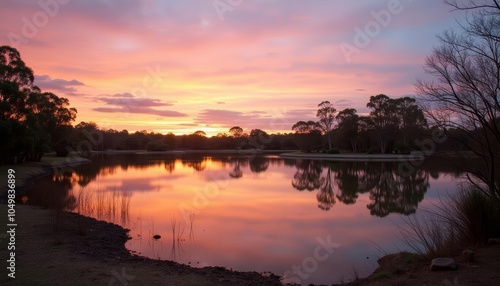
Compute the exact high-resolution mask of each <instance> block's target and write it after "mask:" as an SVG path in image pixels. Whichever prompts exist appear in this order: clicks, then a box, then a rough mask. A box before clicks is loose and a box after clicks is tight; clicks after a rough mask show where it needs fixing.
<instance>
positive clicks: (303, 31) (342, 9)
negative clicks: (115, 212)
mask: <svg viewBox="0 0 500 286" xmlns="http://www.w3.org/2000/svg"><path fill="white" fill-rule="evenodd" d="M43 3H45V5H44V4H43ZM450 11H451V8H450V7H449V6H446V5H445V4H443V3H442V1H436V0H418V1H412V0H400V1H398V0H375V1H347V0H345V1H341V0H309V1H306V0H220V1H219V0H216V1H214V0H175V1H160V0H125V1H123V0H122V1H118V0H115V1H113V0H90V1H77V0H41V1H38V0H7V1H5V0H2V1H1V3H0V19H1V21H0V36H1V40H0V45H10V46H14V47H16V48H17V49H18V50H19V51H20V53H21V56H22V59H23V60H24V61H25V63H26V64H27V65H28V66H29V67H31V68H32V69H33V70H34V72H35V75H36V79H35V84H36V85H38V86H39V87H40V88H41V89H42V91H52V92H54V93H56V94H57V95H59V96H63V97H67V98H68V99H69V100H70V102H71V105H72V107H75V108H77V109H78V117H77V121H76V123H78V122H80V121H94V122H96V123H97V124H98V125H99V126H100V127H103V128H106V129H109V128H112V129H116V130H122V129H127V130H129V132H133V131H137V130H148V131H150V132H151V131H154V132H161V133H168V132H174V133H175V134H187V133H193V132H194V131H196V130H204V131H205V132H206V133H207V134H208V135H215V134H216V133H218V132H227V131H228V129H229V128H230V127H232V126H235V125H239V126H241V127H242V128H243V129H244V130H245V131H246V132H249V131H250V130H251V129H253V128H260V129H263V130H265V131H267V132H269V133H275V132H290V131H291V126H292V125H293V124H294V123H295V122H297V121H299V120H314V119H315V111H316V109H317V105H318V104H319V103H320V102H321V101H324V100H329V101H330V102H331V103H333V104H334V106H335V107H336V108H337V109H338V110H342V109H344V108H348V107H352V108H356V109H357V110H358V112H360V113H364V112H367V108H366V103H367V101H368V99H369V97H370V96H371V95H376V94H379V93H384V94H387V95H388V96H390V97H400V96H405V95H412V94H414V92H415V89H414V86H413V84H414V83H415V80H416V79H417V78H423V77H425V74H424V71H423V64H424V61H425V57H426V56H428V55H430V53H431V52H432V48H433V47H434V46H437V45H438V41H437V38H436V34H437V33H440V32H442V31H444V30H445V29H447V28H450V27H456V26H457V20H459V19H461V17H463V14H461V13H459V12H453V13H452V12H450Z"/></svg>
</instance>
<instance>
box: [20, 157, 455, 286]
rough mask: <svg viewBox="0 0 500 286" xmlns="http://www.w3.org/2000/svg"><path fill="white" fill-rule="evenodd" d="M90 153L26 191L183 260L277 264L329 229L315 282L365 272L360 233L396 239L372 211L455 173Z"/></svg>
mask: <svg viewBox="0 0 500 286" xmlns="http://www.w3.org/2000/svg"><path fill="white" fill-rule="evenodd" d="M92 161H93V162H92V163H90V164H85V165H81V166H79V167H78V168H75V169H74V171H73V172H72V173H67V174H63V175H60V176H51V177H45V178H42V179H41V180H39V181H37V183H36V184H35V188H33V189H32V190H31V191H30V192H29V193H28V194H27V198H28V200H29V201H30V202H31V203H35V204H40V205H45V206H47V207H51V208H64V209H65V210H70V211H74V212H78V213H82V214H84V215H88V216H92V217H95V218H97V219H101V220H106V221H109V222H113V223H117V224H120V225H122V226H123V227H126V228H129V229H131V231H130V235H131V236H132V237H133V239H131V240H129V241H128V242H127V248H128V249H130V250H132V251H136V252H137V253H139V254H140V255H143V256H147V257H151V258H155V259H158V258H159V259H166V260H167V259H170V260H175V261H177V262H180V263H186V264H187V263H191V265H193V266H224V267H228V268H234V269H237V270H242V271H273V272H274V273H277V274H282V273H284V271H286V270H287V269H290V267H292V265H294V264H297V265H298V264H300V263H302V261H303V260H304V258H306V257H309V256H310V255H311V253H313V251H314V249H315V248H316V247H317V240H316V238H317V237H328V236H330V235H331V237H332V239H334V240H335V242H336V243H337V242H338V243H339V244H340V245H341V248H340V249H338V250H336V251H335V253H334V254H333V255H332V256H331V257H330V258H329V259H328V260H327V261H324V262H322V263H321V265H319V266H318V270H317V272H315V275H312V276H311V277H310V279H308V280H307V281H303V282H304V283H314V284H331V283H334V282H339V281H340V280H339V279H340V277H341V276H342V275H344V276H345V275H348V273H350V271H352V265H353V264H356V265H357V266H359V268H360V276H363V275H365V274H369V273H370V271H373V270H374V268H375V267H376V262H375V261H376V257H373V256H371V254H370V251H371V248H372V246H373V243H371V242H369V241H367V235H366V234H367V233H370V239H373V240H374V241H375V242H376V243H377V244H379V245H382V247H383V248H384V249H388V248H390V247H391V246H393V245H395V243H396V242H395V241H394V233H395V231H397V229H396V230H395V229H394V225H393V223H392V222H391V221H389V220H387V219H380V218H379V217H384V216H389V215H390V214H391V213H396V214H409V213H412V212H415V211H416V210H417V208H418V206H419V204H422V201H423V198H424V196H426V197H427V198H429V197H431V198H432V197H433V196H434V197H437V196H436V193H435V191H434V193H433V192H432V189H433V186H431V185H433V184H434V189H435V188H436V184H437V185H440V186H446V185H449V184H450V183H453V182H454V180H453V179H452V177H453V176H455V174H456V173H455V171H454V170H453V168H451V167H447V166H443V165H442V164H441V165H438V164H436V163H434V162H432V161H429V162H424V164H423V165H422V166H420V167H419V168H418V169H417V170H416V171H415V172H414V173H412V174H411V175H410V176H407V177H403V176H401V175H399V174H398V172H397V169H398V168H397V167H398V166H397V163H390V162H325V161H313V160H295V159H282V158H279V157H277V156H243V155H241V156H234V155H231V156H228V155H210V156H208V155H190V156H171V155H157V154H154V155H99V156H95V157H93V158H92ZM448 174H451V176H449V177H447V176H448ZM49 190H50V191H49ZM204 192H205V193H208V194H210V196H205V197H202V196H201V195H202V194H204ZM429 193H430V194H429ZM183 206H187V208H185V209H184V208H183ZM195 215H196V216H195ZM393 219H397V217H391V220H393ZM157 234H158V235H161V238H160V239H157V240H155V239H153V236H154V235H157ZM398 247H399V246H398ZM367 256H370V259H369V260H367V259H366V257H367ZM372 257H373V258H372ZM332 269H335V271H332Z"/></svg>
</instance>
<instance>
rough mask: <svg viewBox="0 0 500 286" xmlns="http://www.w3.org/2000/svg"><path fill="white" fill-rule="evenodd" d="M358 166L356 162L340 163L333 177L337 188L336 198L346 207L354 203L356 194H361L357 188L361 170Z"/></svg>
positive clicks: (358, 187) (356, 197)
mask: <svg viewBox="0 0 500 286" xmlns="http://www.w3.org/2000/svg"><path fill="white" fill-rule="evenodd" d="M358 165H359V164H358V162H342V163H341V164H340V168H339V170H338V171H337V173H336V175H335V183H336V184H337V186H338V188H339V191H338V194H337V198H338V200H339V201H341V202H342V203H344V204H346V205H351V204H354V203H356V200H357V199H358V194H359V193H361V192H362V190H361V189H360V186H359V173H360V172H361V170H359V169H358V168H359V166H358Z"/></svg>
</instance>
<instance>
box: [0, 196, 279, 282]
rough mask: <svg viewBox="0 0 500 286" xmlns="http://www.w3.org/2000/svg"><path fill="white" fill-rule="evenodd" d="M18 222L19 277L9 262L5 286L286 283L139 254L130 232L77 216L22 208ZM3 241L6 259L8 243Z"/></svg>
mask: <svg viewBox="0 0 500 286" xmlns="http://www.w3.org/2000/svg"><path fill="white" fill-rule="evenodd" d="M1 208H2V209H3V211H2V213H6V208H5V205H1ZM16 221H17V224H18V227H17V228H16V256H15V257H16V272H15V277H16V278H15V279H12V278H9V277H8V276H7V270H6V267H5V266H6V264H7V263H6V262H4V263H3V264H4V266H3V267H2V271H1V273H2V275H1V277H0V285H10V284H12V285H256V286H257V285H280V281H279V277H278V276H275V275H270V276H267V277H266V276H263V275H260V274H259V273H256V272H236V271H230V270H227V269H224V268H221V267H205V268H193V267H189V266H186V265H181V264H178V263H175V262H170V261H158V260H152V259H148V258H144V257H139V256H136V255H133V254H131V253H130V252H129V251H127V249H126V248H125V242H126V241H127V239H128V236H127V233H128V231H127V230H125V229H123V228H121V227H120V226H118V225H114V224H110V223H107V222H103V221H97V220H95V219H93V218H88V217H83V216H80V215H77V214H73V213H65V212H55V211H52V210H47V209H41V208H39V207H35V206H27V205H20V206H17V208H16ZM5 225H6V224H4V223H2V226H1V228H3V229H2V233H6V232H5V231H6V230H5V229H4V228H5ZM1 239H2V242H0V243H1V244H2V249H1V251H0V257H1V260H2V261H5V260H6V259H8V257H9V252H8V251H7V249H6V245H7V239H6V237H5V236H2V237H1ZM4 258H5V259H4Z"/></svg>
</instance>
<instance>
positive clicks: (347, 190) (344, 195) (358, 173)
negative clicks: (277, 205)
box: [292, 160, 429, 217]
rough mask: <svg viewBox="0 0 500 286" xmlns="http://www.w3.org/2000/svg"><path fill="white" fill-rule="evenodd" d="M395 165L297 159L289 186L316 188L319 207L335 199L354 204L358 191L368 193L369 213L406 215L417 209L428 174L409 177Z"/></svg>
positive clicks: (324, 207) (419, 172)
mask: <svg viewBox="0 0 500 286" xmlns="http://www.w3.org/2000/svg"><path fill="white" fill-rule="evenodd" d="M322 164H326V165H325V166H322ZM397 164H398V163H397V162H394V163H392V162H342V163H331V162H327V163H325V162H321V161H312V160H299V161H297V164H296V168H297V171H296V172H295V175H294V176H293V179H292V186H293V187H294V188H295V189H297V190H299V191H303V190H308V191H314V190H318V193H317V195H316V198H317V200H318V207H319V208H320V209H322V210H326V211H327V210H330V209H331V208H332V207H333V205H334V204H335V202H336V199H338V200H339V201H340V202H342V203H344V204H354V203H356V200H357V198H358V196H359V195H360V194H363V193H369V198H370V200H371V202H370V203H369V204H368V205H367V208H368V209H369V210H370V213H371V214H372V215H376V216H379V217H385V216H387V215H389V214H391V213H399V214H404V215H409V214H412V213H414V212H415V211H416V209H417V207H418V204H419V203H420V202H421V201H422V199H423V198H424V194H425V192H426V191H427V189H428V188H429V173H428V172H427V171H425V170H424V169H419V170H416V171H415V172H413V173H412V174H410V175H409V176H402V175H401V174H399V173H398V172H397ZM335 185H337V187H338V191H337V194H336V192H335Z"/></svg>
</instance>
